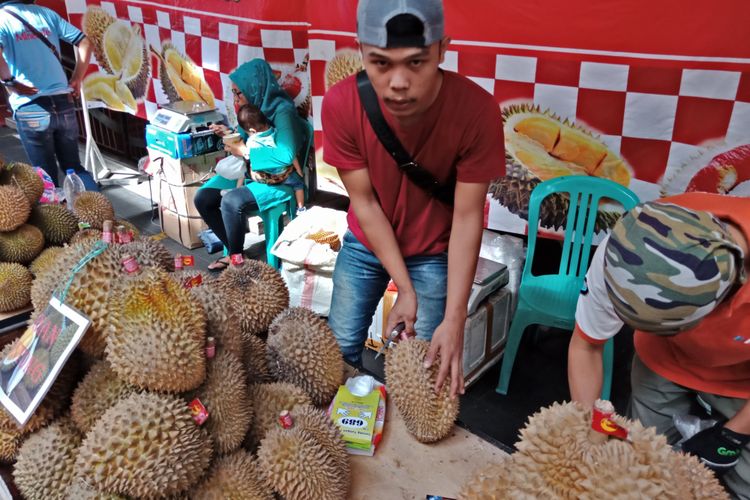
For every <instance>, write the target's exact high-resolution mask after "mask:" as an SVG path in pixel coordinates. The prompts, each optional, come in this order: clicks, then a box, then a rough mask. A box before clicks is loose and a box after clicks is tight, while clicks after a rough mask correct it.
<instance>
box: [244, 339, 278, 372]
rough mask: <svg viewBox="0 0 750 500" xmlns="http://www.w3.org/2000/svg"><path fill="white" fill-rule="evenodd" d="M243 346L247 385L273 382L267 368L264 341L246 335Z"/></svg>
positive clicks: (269, 370)
mask: <svg viewBox="0 0 750 500" xmlns="http://www.w3.org/2000/svg"><path fill="white" fill-rule="evenodd" d="M243 344H244V351H245V356H244V358H243V364H244V365H245V371H246V372H247V382H248V384H260V383H264V382H275V379H274V377H273V374H272V373H271V369H270V368H269V367H268V356H267V355H266V350H267V349H266V342H265V340H263V339H262V338H260V337H256V336H255V335H246V336H245V337H244V338H243Z"/></svg>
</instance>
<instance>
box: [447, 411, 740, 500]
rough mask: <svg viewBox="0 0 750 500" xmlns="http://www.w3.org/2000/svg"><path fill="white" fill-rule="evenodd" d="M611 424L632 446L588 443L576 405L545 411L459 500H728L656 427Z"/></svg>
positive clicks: (586, 417) (587, 425) (587, 414)
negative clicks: (623, 432)
mask: <svg viewBox="0 0 750 500" xmlns="http://www.w3.org/2000/svg"><path fill="white" fill-rule="evenodd" d="M611 420H613V421H614V422H615V423H617V424H618V425H620V426H623V427H625V428H626V429H628V437H629V439H630V441H621V440H617V439H614V438H611V439H606V438H605V440H604V441H603V442H601V441H594V440H592V439H591V438H590V437H589V436H590V432H593V431H591V411H590V410H584V409H583V408H582V407H581V406H580V405H578V404H575V403H565V404H558V403H555V404H553V405H552V406H551V407H548V408H543V409H542V410H540V411H539V412H537V413H536V414H534V415H533V416H531V417H530V418H529V421H528V423H527V424H526V426H525V427H524V428H523V429H522V430H521V440H520V441H519V442H518V443H516V448H517V449H518V451H517V452H516V453H515V454H513V456H512V457H510V458H509V459H507V460H505V462H503V463H502V464H500V465H498V466H495V467H494V468H491V469H490V470H489V471H487V470H485V471H483V472H480V475H479V477H475V478H472V479H470V480H469V481H468V483H467V485H466V486H465V487H464V490H463V493H462V495H461V496H460V498H462V499H473V498H498V499H501V498H502V499H505V498H507V499H515V498H581V499H591V500H593V499H597V498H666V499H675V500H677V499H684V498H712V499H713V498H728V497H727V495H726V493H724V492H722V490H721V487H720V486H719V483H718V481H717V480H716V479H715V478H714V477H712V474H711V473H710V472H709V471H708V470H706V469H705V468H704V467H703V466H702V465H701V464H700V463H698V462H697V460H695V459H689V458H684V456H683V455H682V454H680V453H676V452H674V451H672V449H671V447H670V446H668V445H667V442H666V438H665V437H664V436H661V435H657V434H656V432H655V430H654V428H644V427H643V426H642V425H641V424H640V423H639V422H636V421H632V420H628V419H624V418H622V417H619V416H617V415H614V416H613V417H611ZM701 469H703V470H701ZM493 473H494V475H493ZM488 476H489V477H491V479H488V478H487V477H488Z"/></svg>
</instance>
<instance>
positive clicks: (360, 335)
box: [321, 0, 504, 397]
mask: <svg viewBox="0 0 750 500" xmlns="http://www.w3.org/2000/svg"><path fill="white" fill-rule="evenodd" d="M357 35H358V39H359V44H360V50H361V53H362V58H363V63H364V67H365V71H366V73H367V76H368V77H369V80H370V82H371V83H372V87H373V88H374V90H375V93H376V94H377V98H378V104H379V105H380V109H381V110H382V112H383V115H384V117H385V121H386V122H387V123H388V125H389V127H390V128H391V130H393V132H394V134H395V136H396V137H397V138H398V140H399V141H400V142H401V144H403V146H404V148H405V150H406V151H407V152H408V153H409V155H411V157H412V159H413V160H414V161H415V162H416V163H417V164H419V165H420V166H421V167H422V168H423V169H425V170H427V171H428V172H429V173H430V174H431V175H432V176H433V177H434V178H436V180H437V181H438V182H439V183H440V184H441V185H449V186H451V188H452V184H451V183H452V182H455V188H452V189H453V193H454V199H455V201H454V203H453V204H450V203H445V202H443V201H440V200H438V199H437V198H435V197H434V196H432V195H431V194H429V193H428V192H427V190H425V189H424V188H423V187H420V186H418V185H417V184H415V183H414V182H413V181H412V179H411V178H410V177H408V176H407V174H405V173H403V172H402V171H401V170H400V169H399V165H398V164H397V163H396V161H394V158H393V157H392V156H391V155H390V154H389V152H388V151H387V150H386V149H385V147H384V146H383V145H382V144H381V143H380V141H379V140H378V137H377V135H376V134H375V133H374V131H373V128H372V126H371V124H370V121H369V120H368V117H367V114H366V113H365V111H364V109H363V107H362V103H361V101H360V98H359V95H358V91H357V82H356V79H355V77H350V78H347V79H346V80H344V81H342V82H340V83H338V84H337V85H335V86H333V87H332V88H331V89H330V90H329V91H328V92H327V93H326V96H325V99H324V100H323V108H322V113H321V118H322V122H323V130H324V133H325V135H324V153H323V157H324V159H325V161H326V162H327V163H329V164H331V165H333V166H334V167H336V168H337V169H338V172H339V175H340V176H341V180H342V182H343V183H344V186H345V187H346V190H347V192H348V194H349V197H350V199H351V206H350V209H349V214H348V221H349V229H350V232H348V233H347V235H346V236H345V238H344V246H343V248H342V250H341V252H340V254H339V256H338V260H337V262H336V268H335V271H334V275H333V287H334V288H333V299H332V304H331V312H330V315H329V324H330V326H331V328H332V329H333V332H334V333H335V335H336V338H337V340H338V342H339V346H340V348H341V351H342V353H343V355H344V357H345V359H346V360H347V361H349V362H350V363H352V364H355V365H356V364H359V363H361V356H362V349H363V347H364V342H365V340H366V338H367V329H368V326H369V325H370V322H371V320H372V316H373V313H374V311H375V308H376V307H377V303H378V300H379V299H380V298H381V297H382V296H383V292H384V291H385V288H386V285H387V283H388V280H389V277H390V278H392V279H393V281H394V282H395V283H396V285H397V286H398V299H397V301H396V303H395V304H394V306H393V309H392V310H391V312H390V315H389V317H388V321H387V329H388V331H391V330H392V329H393V328H394V326H395V325H396V324H398V323H400V322H403V323H405V324H406V329H405V332H404V334H405V335H414V334H415V333H416V335H417V336H418V337H420V338H424V339H428V340H429V339H432V343H431V348H430V351H429V353H428V355H427V358H426V359H425V363H426V364H427V365H429V364H431V363H432V362H433V361H434V360H435V358H436V356H437V355H438V354H439V355H440V358H441V366H440V372H439V376H438V381H437V387H440V386H441V385H442V383H443V381H444V380H445V379H446V377H448V376H450V378H451V394H452V395H453V396H454V397H455V395H456V394H458V393H459V392H463V374H462V359H463V332H464V322H465V320H466V304H467V301H468V296H469V292H470V290H471V283H472V279H473V277H474V272H475V268H476V261H477V256H478V254H479V245H480V242H481V236H482V225H483V210H484V203H485V196H486V194H487V186H488V183H489V181H491V180H492V179H494V178H496V177H499V176H501V175H503V173H504V152H503V136H502V118H501V115H500V110H499V107H498V105H497V103H496V102H495V101H494V99H493V97H492V96H491V95H490V94H488V93H487V92H485V91H484V90H483V89H482V88H481V87H479V86H478V85H476V84H475V83H473V82H471V81H470V80H468V79H467V78H464V77H462V76H460V75H458V74H456V73H453V72H450V71H445V70H442V69H440V68H439V64H440V63H441V62H442V61H443V58H444V57H445V52H446V50H447V47H448V44H449V42H450V39H449V38H447V37H445V36H444V33H443V6H442V2H441V1H440V0H421V1H420V0H405V1H398V2H397V1H395V0H360V2H359V6H358V10H357Z"/></svg>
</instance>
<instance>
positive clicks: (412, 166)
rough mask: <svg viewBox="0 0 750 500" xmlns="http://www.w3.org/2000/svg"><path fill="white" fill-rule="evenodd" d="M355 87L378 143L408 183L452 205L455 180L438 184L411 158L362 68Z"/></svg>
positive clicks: (437, 181) (436, 180)
mask: <svg viewBox="0 0 750 500" xmlns="http://www.w3.org/2000/svg"><path fill="white" fill-rule="evenodd" d="M357 89H358V92H359V99H360V101H362V107H364V109H365V113H367V118H368V119H369V120H370V125H372V129H373V130H374V131H375V135H376V136H378V139H379V140H380V143H381V144H383V147H385V149H386V151H388V153H390V155H391V156H392V157H393V159H394V160H395V161H396V165H398V169H399V170H400V171H401V172H403V173H404V174H406V176H407V177H408V178H409V180H410V181H411V182H413V183H414V184H415V185H416V186H418V187H420V188H421V189H424V190H425V191H426V192H427V194H429V195H430V196H432V197H433V198H435V199H436V200H438V201H441V202H443V203H445V204H446V205H448V206H453V198H454V195H455V190H456V180H455V178H453V177H452V178H451V179H450V180H449V181H448V182H447V183H445V184H441V183H440V181H439V180H438V179H437V177H435V176H434V175H433V174H432V173H431V172H429V171H428V170H426V169H424V168H423V167H422V166H420V165H419V164H418V163H417V162H416V161H414V160H413V159H412V157H411V155H410V154H409V153H407V152H406V149H404V146H403V145H402V144H401V141H399V140H398V138H397V137H396V134H394V133H393V130H391V127H389V126H388V123H387V122H386V121H385V117H384V116H383V111H382V110H381V109H380V104H379V103H378V96H377V94H376V93H375V89H374V88H373V87H372V83H370V79H369V78H367V73H365V71H364V70H362V71H360V72H359V73H357Z"/></svg>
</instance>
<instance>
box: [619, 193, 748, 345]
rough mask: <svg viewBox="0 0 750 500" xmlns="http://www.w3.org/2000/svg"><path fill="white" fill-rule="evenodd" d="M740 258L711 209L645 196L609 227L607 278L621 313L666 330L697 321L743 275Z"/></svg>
mask: <svg viewBox="0 0 750 500" xmlns="http://www.w3.org/2000/svg"><path fill="white" fill-rule="evenodd" d="M743 259H744V255H743V253H742V249H741V248H740V247H739V245H737V243H736V242H735V241H734V239H733V238H732V236H731V235H730V233H729V231H728V230H727V228H726V226H725V225H724V224H723V223H722V222H721V221H719V220H718V219H717V218H715V217H714V216H713V215H712V214H710V213H708V212H703V211H695V210H689V209H686V208H684V207H680V206H678V205H673V204H669V203H658V202H649V203H643V204H640V205H638V206H637V207H635V208H634V209H632V210H631V211H629V212H628V213H626V214H625V215H623V217H622V219H620V221H619V222H618V223H617V224H616V225H615V227H614V228H613V229H612V235H611V236H610V238H609V241H608V243H607V247H606V250H605V256H604V279H605V284H606V286H607V292H608V293H609V297H610V299H611V301H612V304H613V305H614V308H615V312H616V313H617V315H618V316H619V317H620V319H622V320H623V321H624V322H625V323H627V324H628V325H630V326H632V327H633V328H635V329H638V330H643V331H647V332H650V333H656V334H661V335H671V334H675V333H678V332H680V331H683V330H687V329H689V328H692V327H693V326H695V325H696V324H697V323H698V322H699V321H700V320H701V319H703V317H704V316H706V315H707V314H708V313H710V312H711V311H712V310H713V309H714V308H715V307H716V306H717V305H718V304H719V303H720V302H721V301H722V300H723V299H724V297H726V296H727V294H728V293H729V292H730V291H731V290H732V288H733V286H734V285H735V284H736V283H739V282H744V280H745V275H744V266H743Z"/></svg>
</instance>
